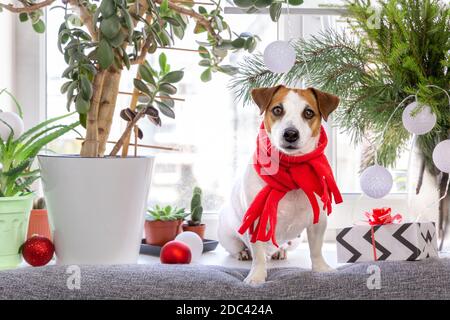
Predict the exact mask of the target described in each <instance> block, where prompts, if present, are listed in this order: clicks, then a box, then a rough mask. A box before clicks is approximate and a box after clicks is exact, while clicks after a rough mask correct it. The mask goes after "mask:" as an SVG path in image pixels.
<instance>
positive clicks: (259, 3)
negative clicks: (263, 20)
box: [254, 0, 273, 9]
mask: <svg viewBox="0 0 450 320" xmlns="http://www.w3.org/2000/svg"><path fill="white" fill-rule="evenodd" d="M272 2H273V0H256V1H255V3H254V6H255V7H257V8H258V9H262V8H265V7H267V6H270V5H271V4H272Z"/></svg>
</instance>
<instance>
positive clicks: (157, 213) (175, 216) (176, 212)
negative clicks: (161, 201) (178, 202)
mask: <svg viewBox="0 0 450 320" xmlns="http://www.w3.org/2000/svg"><path fill="white" fill-rule="evenodd" d="M187 216H188V214H187V213H185V209H184V208H177V207H172V206H165V207H161V206H159V205H155V207H154V208H152V209H148V210H147V216H146V220H150V221H174V220H183V219H184V218H186V217H187Z"/></svg>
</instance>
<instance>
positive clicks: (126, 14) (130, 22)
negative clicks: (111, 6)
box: [121, 9, 134, 42]
mask: <svg viewBox="0 0 450 320" xmlns="http://www.w3.org/2000/svg"><path fill="white" fill-rule="evenodd" d="M121 12H122V16H123V18H124V19H125V24H126V25H127V29H128V42H131V41H132V36H133V32H134V23H133V18H132V17H131V15H130V13H129V12H128V10H125V9H122V10H121Z"/></svg>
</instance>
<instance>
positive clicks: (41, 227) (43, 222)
mask: <svg viewBox="0 0 450 320" xmlns="http://www.w3.org/2000/svg"><path fill="white" fill-rule="evenodd" d="M34 234H38V235H40V236H43V237H46V238H48V239H50V240H52V234H51V232H50V225H49V223H48V214H47V210H46V209H33V210H31V214H30V221H29V223H28V232H27V239H29V238H31V236H32V235H34Z"/></svg>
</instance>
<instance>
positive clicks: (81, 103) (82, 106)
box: [75, 94, 91, 114]
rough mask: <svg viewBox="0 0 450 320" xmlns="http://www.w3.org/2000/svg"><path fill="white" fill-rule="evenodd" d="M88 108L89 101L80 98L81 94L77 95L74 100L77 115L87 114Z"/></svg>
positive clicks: (89, 105)
mask: <svg viewBox="0 0 450 320" xmlns="http://www.w3.org/2000/svg"><path fill="white" fill-rule="evenodd" d="M90 107H91V104H90V103H89V101H87V100H84V98H83V97H82V96H81V94H79V95H78V96H77V97H76V98H75V109H76V110H77V112H78V113H81V114H86V113H88V111H89V109H90Z"/></svg>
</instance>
